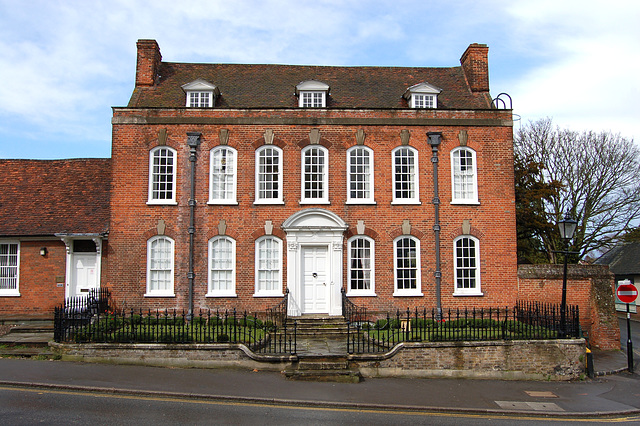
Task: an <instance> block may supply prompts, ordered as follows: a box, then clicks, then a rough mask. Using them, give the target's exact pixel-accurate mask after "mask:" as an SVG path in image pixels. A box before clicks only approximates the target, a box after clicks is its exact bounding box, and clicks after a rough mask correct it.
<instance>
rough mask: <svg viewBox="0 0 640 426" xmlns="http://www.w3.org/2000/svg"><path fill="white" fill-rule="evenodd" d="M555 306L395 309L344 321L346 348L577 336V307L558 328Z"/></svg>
mask: <svg viewBox="0 0 640 426" xmlns="http://www.w3.org/2000/svg"><path fill="white" fill-rule="evenodd" d="M560 317H561V316H560V307H559V305H553V304H543V303H538V302H518V303H517V304H516V306H515V307H514V308H497V309H496V308H478V309H476V308H471V309H448V310H443V312H442V316H441V317H440V316H439V315H438V312H437V310H436V309H435V308H433V309H426V308H423V309H417V308H416V309H413V310H411V309H407V310H406V311H400V310H397V311H396V312H395V314H390V313H387V314H384V315H377V316H376V317H375V318H370V319H368V320H366V321H364V322H362V321H360V322H349V323H348V339H349V341H348V342H347V351H348V352H349V353H375V352H386V351H389V350H390V349H391V348H393V347H394V346H395V345H396V344H398V343H400V342H450V341H487V340H537V339H558V338H561V337H565V338H577V337H580V322H579V312H578V307H577V306H570V307H568V308H567V311H566V328H567V330H566V333H562V332H561V330H560V328H561V321H560Z"/></svg>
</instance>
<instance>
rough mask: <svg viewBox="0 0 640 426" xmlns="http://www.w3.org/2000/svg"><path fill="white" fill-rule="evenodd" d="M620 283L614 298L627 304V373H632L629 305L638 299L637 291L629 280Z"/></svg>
mask: <svg viewBox="0 0 640 426" xmlns="http://www.w3.org/2000/svg"><path fill="white" fill-rule="evenodd" d="M620 283H621V284H620V285H619V286H618V289H617V290H616V296H618V299H620V301H621V302H623V303H626V304H627V367H628V370H629V373H633V343H632V342H631V312H630V310H629V304H630V303H633V301H634V300H636V298H637V297H638V289H637V288H636V286H634V285H633V284H631V281H629V280H624V281H621V282H620Z"/></svg>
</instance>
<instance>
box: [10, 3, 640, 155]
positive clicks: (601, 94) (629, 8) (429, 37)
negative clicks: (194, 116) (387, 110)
mask: <svg viewBox="0 0 640 426" xmlns="http://www.w3.org/2000/svg"><path fill="white" fill-rule="evenodd" d="M638 18H640V2H638V1H636V0H628V1H618V0H610V1H608V2H602V1H592V0H581V1H573V0H561V1H558V0H553V1H551V0H537V1H528V0H517V1H497V0H496V1H489V0H487V1H484V0H473V1H466V0H461V1H454V0H433V1H432V0H394V1H382V0H369V1H365V0H350V1H344V0H314V1H306V0H257V1H254V0H233V1H231V0H205V1H196V0H181V1H180V2H178V1H175V0H172V1H168V0H167V1H165V0H155V1H136V0H112V1H106V0H105V1H102V0H91V1H86V0H67V1H56V0H40V1H38V0H20V1H18V0H0V81H1V82H2V84H0V158H41V159H50V158H76V157H108V156H110V150H111V142H110V138H111V124H110V120H111V115H112V113H111V107H112V106H125V105H126V104H127V102H128V100H129V97H130V96H131V92H132V90H133V84H134V76H135V64H136V41H137V40H138V39H141V38H152V39H156V40H157V41H158V43H159V44H160V49H161V51H162V56H163V59H164V60H165V61H170V62H224V63H279V64H317V65H393V66H446V67H449V66H457V65H459V60H460V56H461V55H462V53H463V52H464V50H465V49H466V47H467V46H468V45H469V44H470V43H486V44H487V45H488V46H489V77H490V85H491V94H492V95H493V96H494V97H495V96H496V95H497V94H498V93H500V92H507V93H509V94H510V95H511V97H512V98H513V108H514V112H515V113H516V114H518V115H520V116H521V117H522V122H525V123H526V122H527V121H529V120H536V119H538V118H542V117H552V118H553V120H554V122H555V124H557V125H559V126H561V127H566V128H570V129H573V130H595V131H602V130H606V131H613V132H615V133H620V134H621V135H622V136H624V137H627V138H632V139H634V140H635V141H636V142H640V102H638V99H639V98H640V78H638V73H639V71H640V49H639V48H638V42H640V25H638ZM517 125H518V124H516V126H517Z"/></svg>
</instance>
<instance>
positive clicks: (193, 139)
mask: <svg viewBox="0 0 640 426" xmlns="http://www.w3.org/2000/svg"><path fill="white" fill-rule="evenodd" d="M200 135H201V133H199V132H187V145H189V161H190V162H191V195H190V196H189V210H190V219H189V273H188V274H187V277H189V312H188V318H189V320H191V318H193V280H194V279H195V277H196V274H195V272H193V237H194V234H195V233H196V225H195V213H196V149H197V148H198V146H199V145H200Z"/></svg>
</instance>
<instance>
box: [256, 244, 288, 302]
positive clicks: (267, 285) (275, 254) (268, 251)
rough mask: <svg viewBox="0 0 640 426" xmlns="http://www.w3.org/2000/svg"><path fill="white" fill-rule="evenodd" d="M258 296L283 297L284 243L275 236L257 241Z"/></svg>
mask: <svg viewBox="0 0 640 426" xmlns="http://www.w3.org/2000/svg"><path fill="white" fill-rule="evenodd" d="M255 295H256V296H273V297H281V296H282V295H283V294H282V241H281V240H280V238H277V237H273V236H270V235H268V236H264V237H261V238H259V239H258V240H256V290H255Z"/></svg>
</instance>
